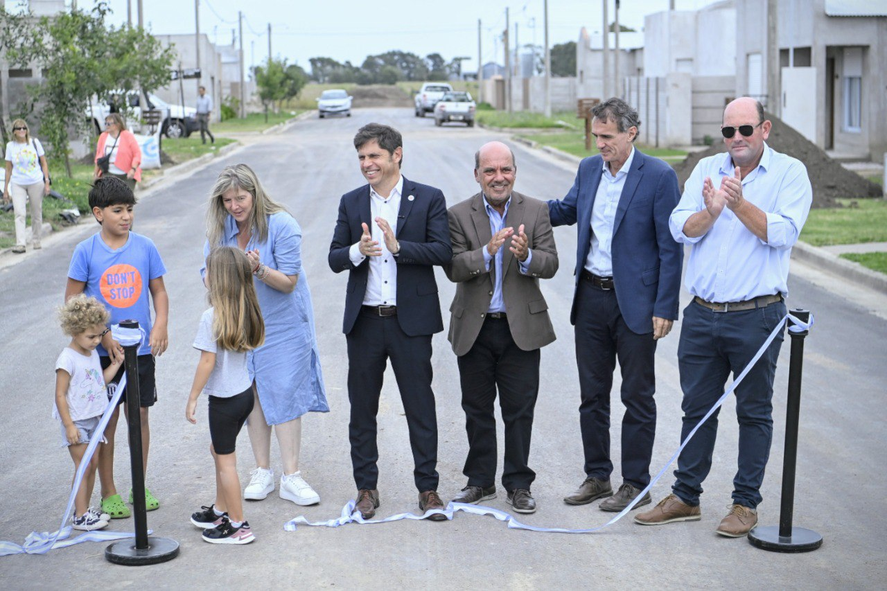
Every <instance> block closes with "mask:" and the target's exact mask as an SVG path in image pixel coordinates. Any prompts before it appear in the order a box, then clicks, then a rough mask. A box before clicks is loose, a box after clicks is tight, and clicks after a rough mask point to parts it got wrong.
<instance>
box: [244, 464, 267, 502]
mask: <svg viewBox="0 0 887 591" xmlns="http://www.w3.org/2000/svg"><path fill="white" fill-rule="evenodd" d="M250 474H252V478H251V479H250V481H249V484H248V485H247V486H246V488H245V489H243V498H244V499H248V500H250V501H261V500H264V499H265V497H267V496H268V493H270V492H274V470H273V469H271V468H256V469H255V470H253V471H252V472H250Z"/></svg>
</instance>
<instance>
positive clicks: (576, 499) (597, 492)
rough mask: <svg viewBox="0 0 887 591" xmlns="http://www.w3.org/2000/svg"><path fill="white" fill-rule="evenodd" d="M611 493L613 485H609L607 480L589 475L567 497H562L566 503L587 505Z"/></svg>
mask: <svg viewBox="0 0 887 591" xmlns="http://www.w3.org/2000/svg"><path fill="white" fill-rule="evenodd" d="M612 494H613V487H612V486H610V481H609V480H603V479H601V478H594V477H592V476H589V477H588V478H586V479H585V481H584V482H583V483H582V484H580V485H579V488H578V489H576V492H574V493H573V494H571V495H570V496H568V497H564V502H565V503H566V504H568V505H587V504H588V503H590V502H592V501H596V500H598V499H602V498H604V497H609V496H611V495H612Z"/></svg>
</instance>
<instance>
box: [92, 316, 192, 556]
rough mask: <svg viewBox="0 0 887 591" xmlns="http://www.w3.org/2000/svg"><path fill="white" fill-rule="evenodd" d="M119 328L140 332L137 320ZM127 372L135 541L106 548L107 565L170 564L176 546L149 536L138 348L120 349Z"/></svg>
mask: <svg viewBox="0 0 887 591" xmlns="http://www.w3.org/2000/svg"><path fill="white" fill-rule="evenodd" d="M120 328H127V329H134V330H138V329H139V323H138V321H136V320H124V321H123V322H121V323H120ZM123 352H124V361H123V365H124V368H125V370H126V415H127V426H128V430H129V464H130V467H131V469H132V517H133V523H134V525H135V540H132V539H125V540H120V541H118V542H114V543H113V544H111V545H110V546H108V547H107V548H105V558H106V559H107V560H108V561H109V562H113V563H116V564H123V565H127V566H145V565H149V564H159V563H161V562H166V561H168V560H172V559H173V558H175V557H176V556H178V554H179V543H178V542H176V541H175V540H171V539H169V538H156V537H149V536H148V517H147V511H146V507H145V464H144V461H143V459H142V417H141V404H140V400H141V398H140V395H139V357H138V355H139V344H138V343H136V344H135V345H129V346H124V347H123Z"/></svg>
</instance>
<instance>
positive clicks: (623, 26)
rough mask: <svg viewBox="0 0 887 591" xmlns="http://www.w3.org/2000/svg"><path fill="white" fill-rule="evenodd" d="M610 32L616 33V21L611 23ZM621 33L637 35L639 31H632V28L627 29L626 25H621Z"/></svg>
mask: <svg viewBox="0 0 887 591" xmlns="http://www.w3.org/2000/svg"><path fill="white" fill-rule="evenodd" d="M610 32H611V33H615V32H616V21H613V22H612V23H610ZM619 32H620V33H637V29H632V28H631V27H626V26H625V25H622V24H620V25H619Z"/></svg>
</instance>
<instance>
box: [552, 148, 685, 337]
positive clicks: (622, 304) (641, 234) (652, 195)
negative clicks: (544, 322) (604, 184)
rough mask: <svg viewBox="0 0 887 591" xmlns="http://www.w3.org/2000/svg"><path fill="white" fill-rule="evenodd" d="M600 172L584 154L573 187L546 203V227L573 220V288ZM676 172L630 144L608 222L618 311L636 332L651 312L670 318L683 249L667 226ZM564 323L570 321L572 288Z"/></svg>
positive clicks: (648, 325)
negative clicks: (630, 155)
mask: <svg viewBox="0 0 887 591" xmlns="http://www.w3.org/2000/svg"><path fill="white" fill-rule="evenodd" d="M602 175H603V159H602V158H601V157H600V156H599V155H598V156H592V157H590V158H585V159H583V160H582V162H581V163H580V164H579V170H578V172H577V173H576V180H575V181H574V182H573V187H572V188H571V189H570V192H569V193H567V195H566V197H564V198H563V199H562V200H560V201H556V200H552V201H549V202H548V207H549V213H550V216H551V225H552V226H562V225H572V224H577V223H578V225H579V236H578V238H577V242H576V271H575V275H576V288H578V285H579V281H580V279H581V273H582V270H583V269H584V267H585V260H586V258H588V250H589V249H590V248H591V211H592V207H593V206H594V199H595V196H596V195H597V190H598V185H600V182H601V176H602ZM680 197H681V192H680V191H679V190H678V177H677V175H676V174H675V172H674V170H673V169H672V168H671V166H669V165H668V164H666V163H665V162H663V161H662V160H659V159H658V158H652V157H650V156H647V155H645V154H642V153H641V152H640V150H638V149H637V148H635V152H634V159H633V160H632V163H631V168H630V169H629V171H628V177H627V178H626V179H625V186H624V187H623V189H622V195H621V196H620V197H619V205H618V206H617V208H616V217H615V221H614V225H613V242H612V247H611V249H612V253H611V254H612V256H613V284H614V287H615V288H616V301H617V302H618V303H619V311H620V312H621V313H622V317H623V318H624V319H625V323H626V324H627V325H628V328H629V329H630V330H631V331H632V332H634V333H637V334H646V333H650V332H653V316H657V317H659V318H665V319H669V320H676V319H677V318H678V306H679V297H680V289H681V265H682V262H683V256H684V253H683V249H682V248H681V245H680V244H678V243H677V242H675V241H674V239H673V238H672V236H671V232H670V231H669V229H668V217H669V216H670V215H671V212H672V210H673V209H674V208H675V207H676V206H677V204H678V201H679V200H680ZM570 322H571V323H573V324H576V291H575V289H574V293H573V309H572V311H571V312H570Z"/></svg>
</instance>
